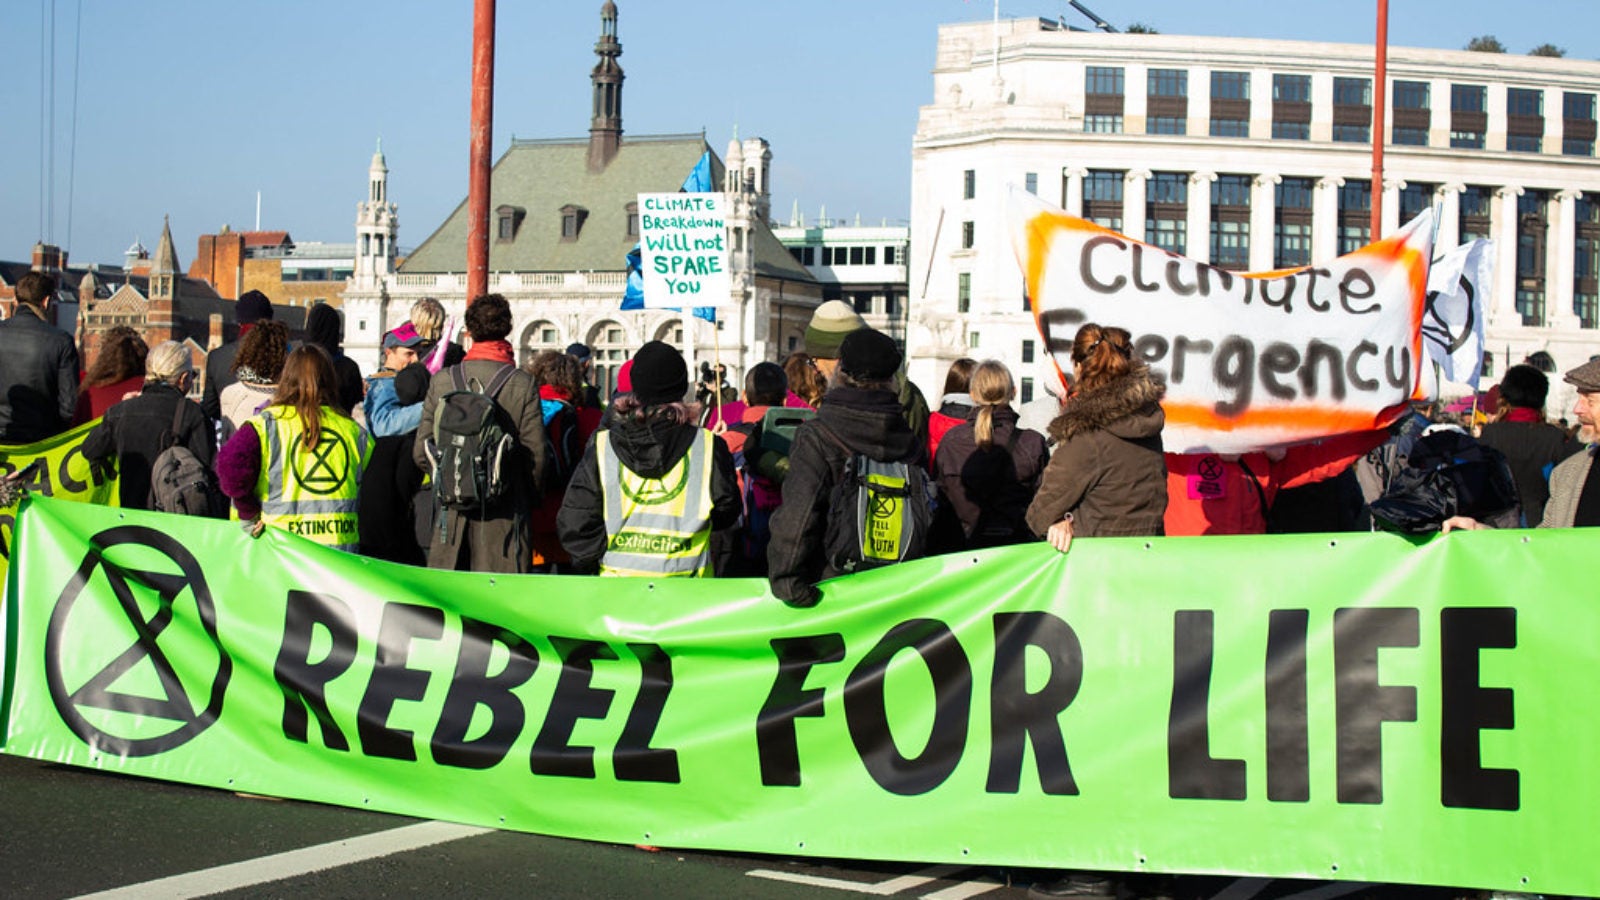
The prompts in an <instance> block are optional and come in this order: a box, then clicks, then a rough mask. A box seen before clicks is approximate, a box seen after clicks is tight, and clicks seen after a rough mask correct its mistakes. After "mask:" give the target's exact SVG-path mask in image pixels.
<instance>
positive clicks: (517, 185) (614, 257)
mask: <svg viewBox="0 0 1600 900" xmlns="http://www.w3.org/2000/svg"><path fill="white" fill-rule="evenodd" d="M708 149H709V148H708V147H707V146H706V142H705V138H704V137H702V136H701V135H697V134H696V135H683V136H678V135H674V136H663V137H636V138H633V139H631V140H630V139H629V138H627V137H624V138H623V140H622V145H621V147H620V148H619V149H618V152H617V156H616V158H615V159H613V160H612V161H611V164H610V165H609V166H607V167H606V169H605V171H604V172H600V173H598V174H595V173H591V172H590V171H589V168H588V154H589V141H588V139H586V138H585V139H574V140H553V141H516V142H513V143H512V145H511V149H509V150H507V151H506V153H505V155H504V156H502V157H500V160H499V161H498V162H496V163H495V165H494V169H493V171H492V172H491V173H490V176H489V209H490V230H489V270H490V271H491V272H579V271H596V272H620V271H623V269H624V268H625V267H626V265H625V258H626V257H627V254H628V251H629V250H631V249H633V245H634V244H636V243H637V242H638V238H637V237H629V236H628V212H627V208H628V204H629V203H632V202H634V201H635V200H637V199H638V195H639V194H641V193H651V192H670V191H676V190H677V189H678V188H679V186H680V185H682V184H683V179H684V178H685V177H686V176H687V175H688V174H689V172H690V170H691V169H693V168H694V166H695V164H696V163H698V162H699V161H700V155H701V154H702V153H705V152H706V151H707V150H708ZM711 174H712V181H713V183H715V184H721V183H722V174H723V165H722V160H720V159H718V158H717V155H716V154H715V153H713V154H711ZM569 205H570V206H576V207H579V208H581V209H584V210H587V211H588V214H587V216H586V217H585V218H584V220H583V227H582V228H581V229H580V231H579V233H578V236H577V238H576V239H575V240H567V241H564V240H562V239H561V210H562V208H563V207H565V206H569ZM500 206H514V207H520V208H521V209H522V210H523V211H524V217H523V219H522V222H521V224H520V226H519V227H518V228H517V232H516V236H515V237H514V238H513V239H511V240H510V241H500V240H497V239H496V225H497V223H496V217H495V215H494V210H495V209H496V208H498V207H500ZM752 240H753V242H754V247H755V262H756V272H757V273H758V274H760V275H763V276H767V277H772V278H783V279H788V280H791V281H804V282H811V281H814V280H815V279H813V278H812V277H811V274H810V273H809V272H807V271H806V269H805V267H804V266H801V265H800V264H799V263H797V262H795V260H794V257H792V256H790V255H789V251H788V250H787V249H785V248H784V246H783V245H782V244H781V243H779V242H778V239H777V238H776V237H774V236H773V234H772V231H771V230H770V229H769V228H768V227H767V224H766V223H765V222H760V223H757V224H756V227H755V229H754V235H753V237H752ZM466 247H467V204H466V202H465V201H462V203H461V205H459V206H457V207H456V209H455V211H454V212H452V213H451V214H450V217H449V218H448V219H446V220H445V222H444V224H443V225H440V226H439V228H438V229H437V230H436V231H434V233H433V234H431V235H429V236H428V239H427V240H426V241H423V242H422V245H421V246H420V247H418V248H417V249H416V250H415V251H414V252H413V253H412V254H411V255H410V256H409V257H407V258H406V261H405V264H404V265H402V266H401V267H400V270H401V271H402V272H405V273H408V274H409V273H425V272H464V271H466V267H467V262H466V260H467V250H466Z"/></svg>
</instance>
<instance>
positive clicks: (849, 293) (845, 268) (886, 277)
mask: <svg viewBox="0 0 1600 900" xmlns="http://www.w3.org/2000/svg"><path fill="white" fill-rule="evenodd" d="M772 233H773V234H774V235H776V236H777V238H778V240H779V241H781V242H782V243H783V245H784V246H785V247H787V248H789V253H790V255H791V256H793V257H794V258H795V260H796V261H798V262H799V263H800V264H801V265H803V266H805V267H806V271H808V272H810V273H811V275H812V277H814V278H815V279H816V280H817V283H818V284H819V285H821V288H822V299H823V300H824V301H827V300H843V301H844V302H846V303H848V304H850V305H851V306H853V307H855V310H856V312H858V313H860V314H861V317H862V318H864V319H866V321H867V324H868V325H871V326H872V327H873V328H876V329H878V330H879V331H881V332H883V333H884V334H887V335H889V336H890V337H892V338H894V339H895V340H896V341H899V342H900V345H901V347H902V348H903V347H904V346H905V339H906V313H907V310H908V308H909V305H908V302H907V301H908V300H909V297H908V295H907V293H906V284H907V282H906V252H907V245H908V243H909V241H910V237H911V229H910V228H908V227H907V226H905V225H889V224H883V225H861V224H855V225H848V224H845V223H842V222H838V221H833V220H829V219H827V218H819V219H818V220H817V222H816V223H814V224H812V225H809V226H808V225H806V224H804V222H803V221H802V220H801V218H800V216H799V214H798V213H796V214H795V215H793V216H791V217H790V222H789V224H788V225H778V226H774V227H773V229H772ZM797 349H803V347H801V346H800V342H798V341H796V342H795V344H794V345H791V346H785V347H784V348H783V351H784V353H788V352H789V351H792V350H797Z"/></svg>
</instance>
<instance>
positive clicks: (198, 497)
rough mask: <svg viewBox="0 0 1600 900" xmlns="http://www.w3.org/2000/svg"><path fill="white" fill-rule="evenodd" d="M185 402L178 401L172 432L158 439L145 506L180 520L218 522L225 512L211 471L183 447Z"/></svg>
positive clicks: (223, 502) (173, 417)
mask: <svg viewBox="0 0 1600 900" xmlns="http://www.w3.org/2000/svg"><path fill="white" fill-rule="evenodd" d="M188 402H189V401H187V400H185V399H183V398H181V397H180V398H179V399H178V408H177V410H176V411H175V412H174V413H173V414H172V430H171V431H168V432H164V433H163V434H162V436H161V452H160V453H158V454H156V458H155V461H154V462H152V463H151V464H150V495H149V497H148V498H147V500H146V504H145V505H146V506H148V507H150V508H151V509H153V510H155V511H156V512H164V513H174V514H176V515H180V516H204V517H206V518H212V519H215V518H221V517H222V515H223V514H224V511H225V509H226V505H225V499H224V498H223V496H222V492H221V491H220V490H218V489H217V486H216V483H215V482H214V481H213V480H212V474H211V470H210V469H209V468H207V467H206V466H205V464H203V463H201V462H200V458H199V457H198V456H195V455H194V452H193V451H192V450H190V449H189V448H188V447H185V446H184V445H183V442H182V440H181V436H182V434H183V411H184V407H185V406H187V405H188Z"/></svg>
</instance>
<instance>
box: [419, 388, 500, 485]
mask: <svg viewBox="0 0 1600 900" xmlns="http://www.w3.org/2000/svg"><path fill="white" fill-rule="evenodd" d="M516 373H517V368H516V366H513V365H510V364H507V365H504V366H501V367H500V370H499V371H497V372H495V374H494V378H492V379H490V381H489V385H488V387H484V386H483V385H481V384H479V383H478V382H477V381H476V380H474V381H473V384H472V385H471V386H469V385H468V384H467V376H466V372H465V371H463V368H462V366H452V367H451V368H450V378H451V381H452V382H453V383H454V385H455V389H454V390H452V391H450V392H448V393H446V394H445V395H444V396H443V397H440V398H439V408H438V410H437V411H436V413H435V415H434V419H433V434H431V435H429V436H428V437H427V453H428V461H429V463H430V464H431V465H432V467H433V491H434V496H435V497H437V498H438V500H439V503H440V504H441V505H443V506H444V508H446V509H453V510H459V511H463V512H474V511H479V510H482V509H484V508H485V507H487V506H489V505H490V504H492V503H493V502H494V501H495V500H498V499H499V498H500V497H502V496H504V495H505V494H506V492H507V489H508V487H509V486H508V484H507V479H506V467H507V466H508V465H509V464H510V462H511V452H512V448H513V447H514V446H515V443H516V442H515V441H513V440H512V438H511V435H510V434H507V433H506V430H505V428H503V427H502V426H501V416H502V415H503V414H504V413H502V411H501V410H500V406H499V404H497V403H496V402H495V399H494V398H495V396H496V395H498V394H499V393H500V389H501V388H503V387H505V386H506V382H508V381H510V380H511V376H513V375H515V374H516Z"/></svg>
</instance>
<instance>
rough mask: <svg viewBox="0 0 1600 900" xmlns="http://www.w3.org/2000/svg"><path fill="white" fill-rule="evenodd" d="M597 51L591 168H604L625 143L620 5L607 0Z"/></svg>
mask: <svg viewBox="0 0 1600 900" xmlns="http://www.w3.org/2000/svg"><path fill="white" fill-rule="evenodd" d="M594 55H595V56H598V57H600V61H599V62H597V63H595V65H594V71H592V72H590V73H589V81H590V83H591V84H593V86H594V88H593V90H594V117H593V118H592V119H591V120H590V123H589V171H591V172H601V171H604V170H605V167H606V166H608V165H610V164H611V160H613V159H615V158H616V156H617V150H618V148H620V147H621V146H622V67H621V66H619V65H617V57H619V56H621V55H622V44H621V43H620V42H619V41H618V40H617V5H616V4H615V3H612V2H611V0H606V3H605V5H604V6H602V7H600V40H598V41H596V42H595V45H594Z"/></svg>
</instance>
